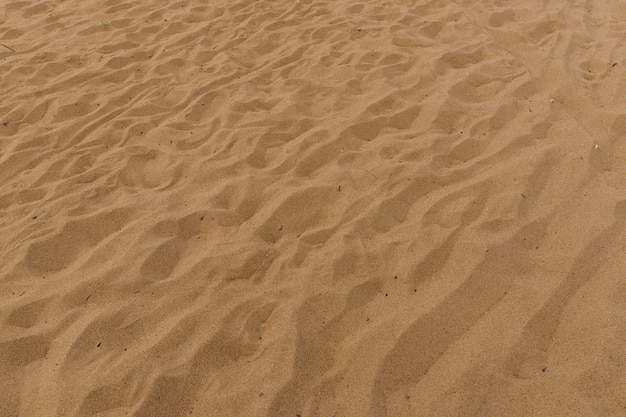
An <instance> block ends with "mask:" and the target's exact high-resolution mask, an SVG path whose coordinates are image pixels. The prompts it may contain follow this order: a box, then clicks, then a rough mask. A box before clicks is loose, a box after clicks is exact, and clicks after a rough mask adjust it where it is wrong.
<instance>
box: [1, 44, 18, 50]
mask: <svg viewBox="0 0 626 417" xmlns="http://www.w3.org/2000/svg"><path fill="white" fill-rule="evenodd" d="M0 46H4V47H5V48H7V49H10V50H11V52H15V49H13V48H11V47H10V46H6V45H5V44H3V43H0Z"/></svg>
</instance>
